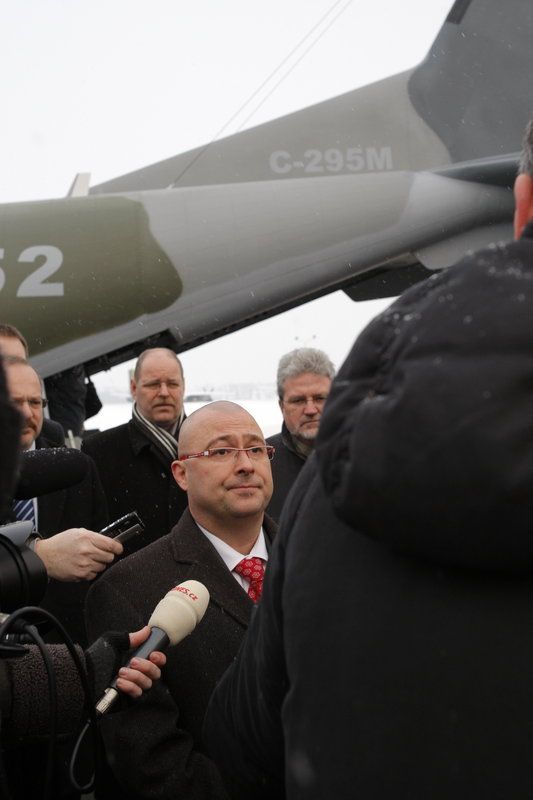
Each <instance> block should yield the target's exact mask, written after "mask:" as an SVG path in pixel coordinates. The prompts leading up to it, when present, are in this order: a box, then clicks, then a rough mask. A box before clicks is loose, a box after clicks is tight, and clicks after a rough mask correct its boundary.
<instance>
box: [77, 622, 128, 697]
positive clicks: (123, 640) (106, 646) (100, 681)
mask: <svg viewBox="0 0 533 800" xmlns="http://www.w3.org/2000/svg"><path fill="white" fill-rule="evenodd" d="M129 652H130V637H129V634H127V633H118V632H117V631H110V632H109V633H104V635H103V636H100V638H99V639H97V640H96V641H95V642H94V644H92V645H91V646H90V647H89V649H88V650H86V651H85V661H86V663H87V673H88V675H89V684H90V685H91V687H92V688H93V690H94V695H95V697H96V698H99V697H101V696H102V695H103V693H104V691H105V690H106V689H107V687H108V686H109V684H110V683H111V681H112V680H113V678H114V677H115V675H116V674H117V672H118V671H119V669H120V667H121V666H122V665H123V664H124V663H125V662H126V660H127V656H128V655H129Z"/></svg>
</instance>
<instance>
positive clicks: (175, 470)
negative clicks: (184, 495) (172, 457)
mask: <svg viewBox="0 0 533 800" xmlns="http://www.w3.org/2000/svg"><path fill="white" fill-rule="evenodd" d="M172 474H173V476H174V480H175V481H176V483H177V484H178V486H179V487H180V489H183V491H184V492H186V491H187V488H188V482H187V472H186V470H185V467H184V465H183V462H182V461H173V462H172Z"/></svg>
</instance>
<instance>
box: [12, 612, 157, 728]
mask: <svg viewBox="0 0 533 800" xmlns="http://www.w3.org/2000/svg"><path fill="white" fill-rule="evenodd" d="M149 634H150V628H148V627H147V626H146V627H145V628H143V629H142V630H140V631H136V632H135V633H131V634H129V637H128V634H126V633H124V634H117V633H114V634H105V635H104V636H102V637H100V639H97V641H96V642H95V643H94V644H93V645H92V646H91V647H90V648H89V650H87V651H86V652H85V654H83V651H82V650H81V649H80V648H79V647H78V648H77V649H78V652H79V653H80V655H81V656H82V658H83V656H84V655H85V661H86V664H87V668H88V672H89V676H90V678H91V683H92V687H93V688H94V692H95V695H96V696H99V695H100V694H101V693H102V692H103V690H104V688H105V687H106V686H107V685H109V683H110V682H111V681H112V680H113V678H114V677H115V675H116V674H117V672H118V673H119V679H118V681H117V689H119V690H120V691H121V692H122V693H123V694H124V695H127V696H129V697H131V698H135V697H139V696H140V695H141V694H142V693H143V692H144V691H146V690H147V689H149V688H150V687H151V686H152V683H153V681H155V680H158V679H159V678H160V676H161V671H160V667H162V666H164V664H165V661H166V656H165V655H164V653H160V652H154V653H152V654H151V656H150V660H147V659H134V662H133V663H134V664H135V669H133V668H121V667H120V665H121V663H122V662H123V661H124V660H125V658H126V655H127V653H128V651H129V649H131V648H137V647H138V646H139V645H140V644H142V642H144V641H145V640H146V639H147V638H148V636H149ZM47 649H48V653H49V655H50V657H51V659H52V663H53V666H54V671H55V674H56V679H57V687H58V692H57V694H58V731H59V733H60V734H71V733H74V732H75V731H76V729H77V728H78V727H79V725H80V723H81V722H82V721H83V719H84V716H83V715H84V697H83V691H82V688H81V683H80V679H79V676H78V673H77V670H76V668H75V666H74V663H73V661H72V658H71V656H70V653H69V652H68V650H67V648H66V647H65V646H64V645H47ZM0 713H1V717H2V734H3V735H5V736H6V737H8V738H9V739H10V740H12V741H13V740H14V739H16V740H30V739H36V738H40V737H46V736H47V735H48V733H49V729H50V702H49V696H48V680H47V675H46V669H45V667H44V664H43V660H42V657H41V654H40V653H39V651H38V649H37V648H36V647H35V646H33V645H31V646H30V647H29V648H28V654H27V655H25V656H23V657H22V658H13V659H6V660H4V661H0Z"/></svg>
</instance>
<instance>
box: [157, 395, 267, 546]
mask: <svg viewBox="0 0 533 800" xmlns="http://www.w3.org/2000/svg"><path fill="white" fill-rule="evenodd" d="M248 448H252V450H248ZM262 448H265V449H264V450H263V449H262ZM207 450H214V451H217V453H216V454H215V455H213V456H210V455H209V456H206V455H201V454H203V453H205V452H206V451H207ZM178 453H179V456H178V459H180V458H183V457H184V456H191V455H193V456H196V457H195V458H188V459H185V460H183V461H180V460H178V461H175V462H174V463H173V465H172V472H173V474H174V478H175V480H176V482H177V483H178V484H179V486H180V487H181V488H182V489H184V490H185V491H186V492H187V495H188V500H189V508H190V511H191V514H192V515H193V517H194V518H195V520H196V521H197V522H199V524H200V525H203V526H204V527H205V528H206V529H207V530H209V531H211V532H212V533H215V534H216V535H218V536H221V538H224V536H223V535H222V534H221V531H227V530H228V529H229V530H231V529H232V528H234V526H235V524H236V522H237V521H240V522H241V523H242V524H243V525H244V526H246V525H247V524H248V522H249V523H250V525H251V526H252V527H253V526H257V525H259V526H260V525H261V521H262V519H263V512H264V510H265V508H266V506H267V504H268V502H269V500H270V497H271V495H272V471H271V469H270V461H269V460H268V456H267V453H266V443H265V438H264V436H263V432H262V431H261V428H260V427H259V425H258V424H257V422H256V421H255V419H254V418H253V417H252V415H251V414H249V413H248V411H246V409H244V408H242V406H239V405H237V403H231V402H229V401H225V400H221V401H216V402H214V403H209V404H208V405H206V406H202V408H199V409H198V410H197V411H194V412H193V413H192V414H191V415H190V417H187V419H186V420H184V422H183V425H182V426H181V430H180V434H179V441H178Z"/></svg>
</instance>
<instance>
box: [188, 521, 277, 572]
mask: <svg viewBox="0 0 533 800" xmlns="http://www.w3.org/2000/svg"><path fill="white" fill-rule="evenodd" d="M194 521H195V522H196V520H194ZM196 524H197V525H198V527H199V528H200V530H201V531H202V533H203V534H204V536H206V537H207V538H208V539H209V541H210V542H211V544H212V545H213V547H214V548H215V550H216V551H217V553H218V554H219V556H220V558H221V559H222V561H223V562H224V564H225V565H226V566H227V568H228V569H229V571H230V572H233V570H234V569H235V567H236V566H237V564H239V562H241V561H242V560H243V558H253V557H254V556H256V557H257V558H262V559H263V561H265V562H266V561H268V550H267V546H266V541H265V532H264V530H263V527H262V526H261V530H260V531H259V536H258V537H257V539H256V540H255V543H254V546H253V547H252V549H251V550H250V552H249V553H247V554H246V555H243V554H242V553H239V552H238V550H234V549H233V547H230V545H229V544H227V543H226V542H224V541H223V540H222V539H220V538H219V537H218V536H215V534H214V533H210V532H209V531H208V530H206V529H205V528H203V527H202V526H201V525H199V524H198V522H196Z"/></svg>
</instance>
